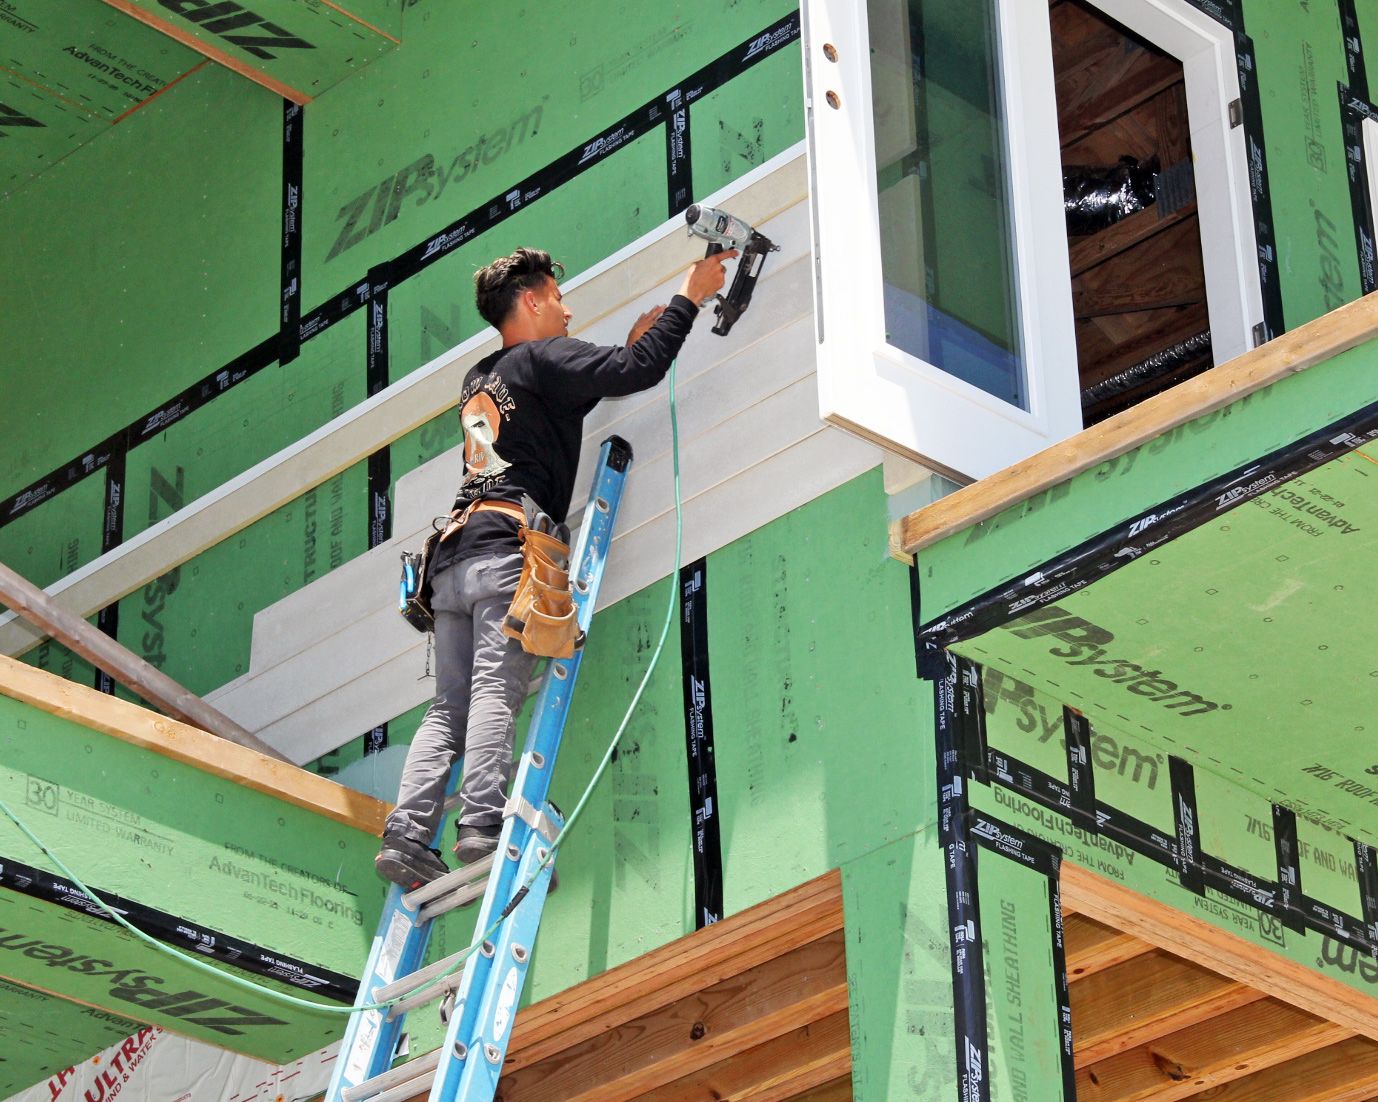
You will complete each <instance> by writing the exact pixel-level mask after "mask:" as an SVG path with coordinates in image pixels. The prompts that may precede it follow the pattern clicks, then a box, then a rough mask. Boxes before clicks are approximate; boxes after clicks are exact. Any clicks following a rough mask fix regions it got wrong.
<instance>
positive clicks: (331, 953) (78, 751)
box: [0, 697, 381, 1061]
mask: <svg viewBox="0 0 1378 1102" xmlns="http://www.w3.org/2000/svg"><path fill="white" fill-rule="evenodd" d="M0 798H3V799H4V801H5V803H6V804H7V805H8V806H9V807H10V808H11V809H12V810H14V812H15V813H16V814H18V815H20V816H21V818H23V819H24V821H25V822H26V824H27V825H28V826H29V828H30V829H31V830H33V831H34V833H35V834H37V835H38V836H39V837H40V838H41V839H42V840H43V842H44V844H45V845H47V846H49V847H50V848H51V849H52V850H53V851H54V852H55V853H57V854H58V855H60V856H61V857H62V859H63V861H64V863H65V864H67V865H68V867H69V868H71V869H72V871H73V872H74V873H76V875H77V876H79V877H80V878H81V879H82V880H83V881H85V882H86V883H87V884H88V885H90V886H91V887H92V888H93V889H95V890H96V891H98V892H99V891H105V892H109V893H112V894H113V895H116V896H118V897H121V898H122V899H125V900H129V901H131V902H132V903H137V904H138V905H139V907H141V908H148V909H151V910H153V911H157V912H162V913H163V914H166V915H169V916H175V921H181V922H185V923H189V924H192V925H193V926H195V927H198V928H200V929H202V930H209V931H213V932H214V935H213V936H219V937H223V938H237V939H239V940H241V941H242V942H246V943H248V944H249V945H251V946H257V947H259V948H262V949H264V950H266V951H267V952H269V953H271V954H274V955H275V956H279V957H282V958H286V959H287V960H290V961H296V962H299V963H300V965H301V967H302V968H303V969H304V970H305V971H306V972H307V973H310V972H311V970H312V969H322V970H326V971H328V972H330V973H333V974H337V975H343V976H345V977H353V976H355V975H357V974H358V973H359V971H361V969H362V967H363V962H364V958H365V955H366V953H367V949H368V944H369V941H370V939H371V937H372V931H373V928H374V926H375V924H376V922H377V917H378V913H379V908H380V905H381V893H380V892H379V891H378V881H377V877H376V875H375V873H374V871H373V864H372V858H373V855H374V853H375V852H376V847H377V839H376V838H374V837H373V836H371V835H370V834H368V833H367V832H365V831H362V830H359V829H356V828H352V827H348V826H344V825H342V824H340V823H339V822H336V821H335V820H333V819H326V818H324V817H322V816H321V815H319V814H316V813H314V812H311V811H308V810H306V809H304V808H301V807H298V806H296V805H294V804H288V803H285V802H283V801H280V800H277V799H274V798H273V797H271V796H268V795H265V794H263V793H261V792H258V791H256V790H254V789H251V788H248V787H246V786H244V785H240V784H236V783H234V782H233V781H230V780H226V779H223V778H220V777H217V776H214V775H212V774H208V773H204V772H202V771H201V770H199V769H196V768H193V767H192V766H190V765H185V764H182V763H180V762H178V761H174V760H171V759H169V758H167V757H164V756H163V755H161V754H158V753H156V752H154V751H151V750H147V749H143V748H141V747H138V746H135V745H133V744H131V743H128V742H125V741H123V740H121V739H117V738H112V737H110V736H107V735H104V734H100V733H97V732H95V731H92V730H90V729H88V728H86V727H83V726H81V725H79V724H77V723H75V722H72V721H70V720H67V719H63V718H60V717H58V716H55V715H52V714H50V713H48V712H45V711H42V710H40V709H37V708H35V707H33V706H31V705H27V704H23V703H20V702H19V701H16V700H12V699H10V698H9V697H0ZM0 855H3V856H0V864H3V865H4V866H8V868H7V869H6V871H7V873H9V872H12V871H13V870H14V868H15V867H16V866H28V867H30V868H32V869H37V870H40V871H41V872H46V873H49V874H52V875H54V876H58V877H62V878H63V879H65V877H64V874H62V873H61V872H60V871H59V870H58V869H57V868H56V866H55V865H53V864H52V863H51V861H50V860H49V859H48V858H47V857H45V856H44V855H43V854H42V853H40V852H39V851H38V850H37V848H36V847H35V846H34V845H33V844H32V843H31V842H30V841H29V840H28V839H27V838H26V837H24V836H23V835H22V834H21V833H20V832H19V831H18V829H17V828H16V827H14V826H13V824H11V823H9V822H8V821H4V822H3V823H2V824H0ZM15 875H19V874H18V873H15ZM5 882H6V884H7V889H4V890H3V898H4V899H5V900H6V902H7V904H8V906H6V907H4V908H3V911H4V913H5V914H8V915H10V916H11V919H12V921H5V923H4V925H5V930H4V933H3V934H0V958H3V959H0V976H3V977H6V978H8V979H10V980H13V981H15V982H18V983H21V984H25V985H27V986H33V987H38V988H41V989H43V990H46V991H50V992H54V993H57V994H60V995H64V996H66V997H69V998H71V999H74V1000H77V1001H80V1002H84V1003H87V1004H90V1005H93V1006H97V1007H100V1008H102V1009H105V1010H108V1011H109V1012H111V1013H114V1014H125V1015H128V1016H130V1017H133V1018H136V1019H138V1020H140V1021H147V1022H151V1023H153V1024H158V1025H165V1026H167V1027H168V1028H171V1029H175V1030H177V1031H179V1032H183V1033H188V1034H192V1035H194V1036H198V1037H201V1038H203V1039H206V1040H209V1041H212V1042H214V1043H216V1044H219V1045H221V1046H222V1047H229V1048H234V1049H236V1050H237V1051H242V1052H245V1053H249V1054H252V1055H256V1056H259V1057H260V1058H263V1059H271V1060H276V1061H282V1060H285V1059H287V1058H289V1057H292V1056H294V1055H301V1054H302V1053H304V1052H308V1051H312V1050H313V1049H315V1048H319V1047H320V1046H322V1045H324V1044H326V1043H328V1042H329V1041H330V1040H331V1038H332V1037H333V1036H334V1034H335V1032H336V1031H337V1030H338V1027H339V1019H338V1018H336V1017H333V1016H329V1015H326V1014H323V1013H317V1012H308V1011H303V1010H300V1009H296V1008H290V1007H283V1006H280V1005H278V1004H276V1003H273V1002H270V1001H268V1000H267V999H266V998H265V997H263V996H260V995H256V994H252V993H249V992H244V991H241V990H239V989H237V988H231V987H228V986H227V985H225V984H224V983H223V981H219V980H217V979H215V978H214V977H208V976H204V975H201V974H198V973H195V972H193V971H192V970H191V969H189V968H188V967H187V966H186V965H183V964H181V963H179V962H177V961H175V960H173V959H172V958H169V957H166V956H164V955H162V954H158V953H156V952H155V951H154V950H152V949H151V948H149V947H147V946H145V945H144V944H143V943H142V942H139V941H136V940H135V939H134V938H133V937H132V936H131V935H128V934H127V933H126V932H125V931H123V930H121V929H119V928H118V927H116V926H114V925H113V924H112V923H110V922H109V921H107V920H103V919H100V918H95V917H91V916H89V915H86V914H78V913H75V912H73V911H72V910H70V909H67V908H63V907H59V906H58V905H57V904H56V903H52V902H49V901H48V900H46V899H38V898H29V897H26V896H23V895H20V894H18V893H17V892H16V891H14V890H12V889H14V888H15V887H16V882H14V881H13V880H11V879H10V878H9V877H8V876H7V877H6V881H5ZM34 938H37V939H39V940H40V941H42V942H45V943H47V942H52V943H54V944H57V943H61V944H62V945H69V943H70V945H69V947H70V948H72V949H73V952H80V953H82V954H85V955H86V956H88V957H92V958H95V959H96V960H97V961H105V960H109V961H117V962H120V963H119V964H118V966H116V965H114V964H111V965H100V966H99V967H97V966H96V965H91V964H86V965H82V964H80V962H78V961H76V959H75V957H72V956H70V955H67V956H64V955H63V954H61V953H59V952H58V951H57V950H56V949H54V950H52V951H51V953H47V955H45V953H46V952H47V951H46V950H45V951H44V952H40V951H38V950H37V949H33V946H32V945H30V946H28V948H26V943H28V942H31V941H32V940H33V939H34ZM29 949H33V951H28V950H29ZM217 965H218V966H220V967H224V966H225V965H224V962H223V961H217ZM126 967H127V968H135V969H138V970H139V972H140V974H147V975H150V976H157V977H164V978H163V979H157V980H155V979H148V980H146V981H143V980H140V981H137V982H136V981H135V980H134V979H132V978H130V976H132V975H133V974H132V973H131V974H130V976H125V977H118V976H116V975H115V972H117V971H119V970H120V969H123V968H126ZM254 978H256V979H257V980H258V981H259V982H264V983H267V984H268V985H269V986H278V985H277V981H274V980H271V979H265V978H264V977H263V976H256V977H254ZM173 984H176V985H179V986H172V985H173ZM188 989H194V990H196V991H201V992H204V993H205V995H206V996H207V997H209V998H221V999H224V1000H227V1001H229V1002H231V1003H233V1004H235V1005H239V1006H246V1007H253V1008H255V1013H261V1014H266V1015H268V1016H270V1017H271V1018H272V1019H273V1020H274V1023H276V1024H272V1025H269V1024H262V1025H258V1026H253V1027H252V1028H250V1027H248V1026H246V1027H245V1028H244V1029H242V1030H238V1031H237V1032H228V1033H227V1032H224V1031H219V1030H217V1029H215V1028H212V1027H209V1026H206V1027H204V1028H202V1027H199V1026H198V1024H197V1022H196V1021H194V1020H191V1018H188V1017H185V1016H184V1017H182V1018H179V1017H178V1016H177V1014H176V1013H175V1012H174V1011H168V1012H164V1011H163V1010H161V1009H160V1008H159V1007H158V1005H157V1002H156V1000H155V999H154V997H153V996H154V995H155V994H159V993H161V994H163V995H167V994H169V993H171V992H175V991H182V990H188ZM281 989H283V990H294V991H295V992H296V993H297V994H301V995H305V996H307V997H310V995H311V985H310V984H307V985H305V988H301V987H297V988H287V987H285V986H283V987H282V988H281ZM318 997H320V996H318ZM165 1001H166V1002H167V1003H168V1004H169V1005H171V1004H172V1003H173V1002H174V1000H165ZM181 1001H182V1002H188V1001H189V1000H185V999H184V1000H181ZM193 1017H195V1016H194V1015H193ZM91 1044H94V1039H92V1040H91V1042H90V1043H89V1044H88V1047H90V1045H91Z"/></svg>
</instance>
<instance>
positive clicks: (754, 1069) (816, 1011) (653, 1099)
mask: <svg viewBox="0 0 1378 1102" xmlns="http://www.w3.org/2000/svg"><path fill="white" fill-rule="evenodd" d="M843 939H844V935H843V928H842V881H841V875H840V874H839V873H838V872H837V871H835V870H834V871H832V872H829V873H827V874H825V875H823V876H821V877H818V878H817V879H815V880H811V881H809V882H808V883H805V884H801V885H800V886H799V887H797V888H794V889H792V890H790V891H788V892H785V893H784V894H783V895H779V896H776V897H775V898H773V899H769V900H767V901H765V902H764V903H760V904H758V905H757V906H755V907H752V908H750V909H749V910H746V911H743V912H742V913H741V914H738V915H733V916H732V917H730V918H727V919H724V920H723V921H721V922H719V923H716V924H714V925H712V926H708V927H705V928H704V929H702V930H698V931H696V932H695V933H692V934H690V935H688V936H687V937H684V938H680V939H678V940H677V941H674V942H672V943H671V944H669V945H666V946H663V947H662V948H660V949H657V950H654V951H653V952H651V953H648V954H646V955H645V956H642V957H638V958H637V959H635V960H632V961H628V962H627V963H625V964H622V965H619V966H618V967H616V968H612V969H610V970H609V971H607V972H605V973H603V974H602V975H601V976H596V977H594V978H593V979H590V980H588V981H586V982H584V983H582V984H579V985H577V986H575V987H572V988H570V989H569V990H567V991H562V992H560V993H558V994H556V995H553V996H551V997H550V998H547V999H545V1000H543V1001H541V1002H539V1003H536V1004H535V1005H533V1006H530V1007H528V1008H527V1009H525V1010H523V1011H521V1012H520V1013H519V1014H518V1015H517V1020H516V1023H515V1026H514V1028H513V1033H512V1043H511V1047H510V1049H509V1051H508V1056H507V1061H506V1063H505V1064H504V1066H503V1074H502V1080H501V1084H500V1087H499V1097H500V1098H501V1099H502V1100H503V1102H540V1100H545V1099H560V1100H562V1102H569V1100H579V1102H592V1100H593V1099H598V1100H599V1102H614V1100H617V1099H624V1100H625V1099H632V1098H637V1099H645V1100H648V1102H670V1100H671V1099H675V1100H685V1099H704V1100H708V1099H714V1098H732V1099H738V1100H740V1102H786V1100H795V1102H798V1100H803V1099H813V1100H814V1102H831V1100H833V1099H850V1097H851V1046H850V1034H849V1027H848V1019H847V1002H848V997H847V976H846V965H845V959H844V957H845V949H844V941H843ZM424 1097H425V1094H424V1092H423V1093H422V1094H418V1095H416V1096H415V1098H416V1100H417V1102H419V1100H420V1099H422V1098H424Z"/></svg>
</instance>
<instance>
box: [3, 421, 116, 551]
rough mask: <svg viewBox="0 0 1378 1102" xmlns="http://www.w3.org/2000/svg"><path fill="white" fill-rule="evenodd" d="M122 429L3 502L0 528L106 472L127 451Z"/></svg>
mask: <svg viewBox="0 0 1378 1102" xmlns="http://www.w3.org/2000/svg"><path fill="white" fill-rule="evenodd" d="M127 431H128V430H127V429H121V430H120V431H119V432H117V433H115V435H114V436H111V437H110V438H109V439H107V440H102V441H101V442H100V443H99V444H97V445H96V446H95V447H94V448H92V449H91V450H90V451H87V452H83V453H82V454H81V455H79V456H77V457H76V458H75V459H73V460H70V461H69V462H67V463H65V464H63V465H62V466H61V467H59V468H58V469H57V470H55V471H53V472H52V473H50V474H48V475H47V476H45V477H43V478H40V479H39V480H38V481H37V482H35V483H32V484H31V485H29V486H26V487H25V488H24V489H22V490H20V491H19V493H17V494H12V495H11V496H10V497H7V498H5V500H4V501H2V502H0V528H2V527H4V526H5V525H6V524H8V523H9V522H10V521H12V520H17V519H18V518H19V517H22V516H23V515H24V514H25V513H27V512H29V511H30V510H32V509H36V508H38V506H40V505H42V504H43V503H44V502H45V501H47V500H48V499H49V498H52V497H54V496H55V495H57V494H59V493H61V492H62V491H63V490H65V489H67V488H68V487H69V486H75V485H76V484H77V483H78V482H80V481H81V480H82V479H83V478H86V477H87V476H88V475H93V474H95V473H96V472H97V471H103V470H104V469H105V467H106V464H108V463H109V462H110V459H111V457H112V456H113V455H115V454H116V453H117V452H122V451H123V450H124V447H125V434H126V432H127Z"/></svg>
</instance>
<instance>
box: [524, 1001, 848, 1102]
mask: <svg viewBox="0 0 1378 1102" xmlns="http://www.w3.org/2000/svg"><path fill="white" fill-rule="evenodd" d="M851 1067H852V1049H851V1032H850V1028H849V1026H848V1024H847V1014H846V1012H845V1011H842V1012H839V1013H836V1014H829V1015H828V1016H827V1017H826V1018H823V1019H821V1020H820V1021H817V1022H812V1023H810V1024H808V1025H804V1026H800V1027H799V1028H798V1029H794V1030H791V1031H790V1032H789V1033H785V1034H782V1035H781V1036H779V1037H777V1038H775V1039H774V1040H772V1041H767V1042H766V1043H765V1044H763V1045H757V1046H756V1047H755V1048H753V1049H748V1050H747V1051H745V1052H742V1053H739V1054H738V1055H737V1056H736V1057H734V1058H732V1059H729V1060H724V1061H722V1062H720V1063H717V1064H714V1065H713V1066H712V1067H708V1068H704V1069H703V1070H702V1071H699V1072H695V1073H694V1074H693V1075H686V1076H684V1077H683V1078H681V1079H676V1080H675V1081H674V1082H673V1083H669V1084H667V1085H666V1086H664V1087H659V1088H657V1089H655V1090H651V1091H648V1092H647V1093H645V1094H643V1095H641V1096H640V1097H639V1098H638V1099H637V1102H699V1100H700V1099H702V1100H703V1102H715V1100H717V1099H724V1098H731V1099H733V1100H734V1102H777V1100H778V1102H783V1100H785V1099H792V1098H798V1097H799V1096H800V1095H801V1094H806V1093H807V1092H811V1091H813V1090H815V1089H818V1088H827V1087H829V1086H830V1085H831V1084H833V1083H835V1082H836V1081H837V1080H838V1079H843V1080H847V1081H848V1082H850V1075H851ZM847 1097H848V1098H850V1097H851V1095H850V1094H848V1095H847ZM513 1102H517V1100H516V1099H515V1098H514V1099H513Z"/></svg>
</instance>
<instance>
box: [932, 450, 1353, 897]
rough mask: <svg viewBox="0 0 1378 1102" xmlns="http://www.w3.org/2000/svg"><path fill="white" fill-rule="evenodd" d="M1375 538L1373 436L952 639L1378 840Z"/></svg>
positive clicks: (1250, 784)
mask: <svg viewBox="0 0 1378 1102" xmlns="http://www.w3.org/2000/svg"><path fill="white" fill-rule="evenodd" d="M1376 555H1378V455H1373V454H1369V452H1368V451H1366V450H1365V449H1362V448H1361V449H1360V450H1358V451H1355V452H1351V453H1349V454H1347V455H1345V456H1343V457H1342V458H1340V459H1336V460H1332V461H1331V462H1329V463H1327V464H1325V465H1324V466H1322V467H1320V468H1318V469H1317V470H1315V471H1312V472H1311V473H1309V474H1307V475H1305V476H1304V477H1299V478H1296V479H1293V480H1292V481H1290V482H1287V483H1284V484H1281V485H1277V486H1274V487H1272V488H1270V489H1269V490H1267V491H1266V492H1264V493H1262V494H1261V495H1259V496H1258V497H1256V498H1254V499H1253V500H1251V501H1248V502H1246V503H1245V504H1243V505H1240V506H1238V507H1236V508H1234V509H1233V510H1231V511H1229V512H1226V513H1222V514H1221V515H1220V516H1219V517H1218V518H1217V519H1215V520H1213V521H1212V522H1210V523H1208V524H1206V525H1203V526H1201V527H1199V528H1196V529H1194V530H1192V531H1190V532H1187V533H1185V534H1184V535H1181V536H1178V537H1177V538H1176V539H1174V540H1172V541H1171V542H1169V543H1166V544H1163V545H1162V546H1160V547H1158V548H1156V549H1155V550H1153V551H1151V552H1149V553H1148V554H1147V555H1144V556H1143V557H1142V558H1138V559H1135V560H1134V561H1133V562H1130V563H1128V564H1127V565H1125V566H1122V567H1120V568H1119V569H1118V570H1116V571H1114V572H1113V573H1111V574H1109V575H1108V576H1106V577H1104V578H1101V579H1099V580H1098V581H1096V582H1095V583H1094V584H1092V585H1089V586H1087V587H1086V588H1084V589H1082V590H1080V591H1079V592H1077V593H1075V594H1073V595H1071V596H1067V597H1064V598H1061V599H1059V600H1058V602H1057V603H1056V604H1054V605H1047V606H1044V607H1042V608H1040V609H1037V610H1035V611H1033V612H1030V613H1028V614H1026V615H1024V616H1021V617H1019V618H1017V619H1015V620H1013V621H1011V622H1010V623H1008V624H1006V625H1004V626H1003V627H1000V628H996V629H994V630H993V631H990V632H987V633H985V634H984V635H980V636H977V637H976V638H974V639H971V640H969V641H966V642H963V643H960V644H957V645H956V646H955V647H954V648H953V649H954V650H956V651H957V652H958V653H960V654H965V655H968V656H969V657H971V658H973V659H975V660H976V661H978V662H981V663H983V664H991V665H994V666H997V667H999V668H1000V669H1002V670H1004V671H1005V672H1007V673H1009V674H1012V675H1014V676H1017V677H1020V678H1021V679H1023V680H1027V681H1028V682H1029V683H1030V684H1032V685H1034V686H1035V687H1036V688H1039V689H1041V690H1043V691H1044V692H1047V693H1048V694H1049V695H1052V696H1054V697H1056V698H1057V699H1058V700H1060V701H1061V702H1062V703H1065V704H1069V705H1071V706H1072V707H1074V708H1077V709H1079V710H1080V711H1083V712H1084V713H1085V714H1086V715H1087V716H1088V717H1089V718H1090V719H1091V721H1092V722H1093V723H1096V724H1098V725H1104V726H1106V727H1110V728H1113V729H1115V730H1116V731H1121V732H1125V733H1128V734H1133V735H1135V736H1136V737H1142V738H1145V739H1147V740H1148V741H1149V742H1151V743H1153V744H1154V745H1156V746H1157V747H1159V748H1160V749H1163V750H1166V751H1168V752H1170V753H1172V754H1176V755H1178V756H1180V757H1183V758H1186V759H1187V760H1189V761H1191V762H1193V763H1194V764H1196V765H1197V766H1198V767H1199V768H1201V769H1203V770H1211V771H1215V772H1218V773H1222V774H1226V775H1228V776H1229V778H1230V779H1231V780H1232V781H1233V782H1234V783H1236V784H1238V785H1241V786H1243V787H1245V788H1248V789H1249V790H1251V791H1253V792H1254V793H1255V794H1256V795H1259V796H1261V797H1264V798H1266V799H1268V800H1271V801H1273V802H1277V803H1284V804H1286V805H1287V806H1288V807H1291V808H1292V809H1293V810H1295V811H1297V812H1298V813H1299V814H1302V815H1303V816H1305V817H1307V818H1311V819H1314V820H1315V821H1318V822H1322V823H1324V824H1326V825H1329V826H1332V827H1334V828H1336V829H1339V830H1343V831H1346V832H1347V833H1351V834H1353V835H1354V836H1355V837H1356V838H1362V839H1363V840H1364V841H1366V842H1368V843H1369V844H1370V845H1373V844H1378V784H1375V783H1374V782H1373V778H1374V777H1375V775H1378V754H1375V753H1374V752H1373V750H1372V734H1371V726H1372V723H1373V716H1372V700H1373V694H1374V691H1375V688H1374V687H1375V686H1378V662H1375V660H1374V657H1373V654H1372V653H1371V651H1370V650H1369V648H1368V647H1366V646H1364V645H1363V644H1362V643H1361V642H1360V640H1362V639H1364V638H1365V637H1366V636H1367V634H1368V631H1369V629H1370V628H1371V627H1372V623H1373V611H1374V606H1373V602H1372V600H1371V593H1372V585H1371V581H1372V577H1373V567H1374V563H1375V556H1376ZM1068 618H1075V619H1074V620H1073V619H1068ZM1040 624H1041V625H1043V627H1040V626H1039V625H1040ZM1058 624H1061V625H1062V626H1061V627H1058V626H1057V625H1058ZM1074 624H1075V627H1074V626H1073V625H1074ZM1045 628H1046V629H1047V630H1045ZM1078 632H1081V634H1078ZM1093 637H1094V638H1093ZM1303 732H1305V733H1307V735H1306V736H1303V737H1299V735H1301V734H1302V733H1303ZM1307 736H1309V737H1307ZM1351 913H1352V912H1351Z"/></svg>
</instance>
